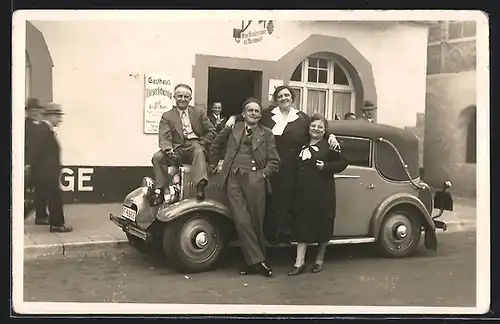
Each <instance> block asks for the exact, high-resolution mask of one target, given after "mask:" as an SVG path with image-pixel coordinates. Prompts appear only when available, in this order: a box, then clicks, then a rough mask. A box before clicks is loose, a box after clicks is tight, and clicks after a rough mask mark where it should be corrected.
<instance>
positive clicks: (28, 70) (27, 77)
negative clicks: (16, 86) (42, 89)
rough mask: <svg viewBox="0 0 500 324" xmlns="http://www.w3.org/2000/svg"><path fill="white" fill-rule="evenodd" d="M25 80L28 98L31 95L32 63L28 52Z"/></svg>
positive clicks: (25, 94) (26, 97)
mask: <svg viewBox="0 0 500 324" xmlns="http://www.w3.org/2000/svg"><path fill="white" fill-rule="evenodd" d="M24 71H25V74H26V75H25V80H24V97H25V99H26V100H27V99H28V98H29V97H30V96H31V65H30V61H29V58H28V53H26V64H25V67H24Z"/></svg>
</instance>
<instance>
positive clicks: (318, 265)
mask: <svg viewBox="0 0 500 324" xmlns="http://www.w3.org/2000/svg"><path fill="white" fill-rule="evenodd" d="M321 270H323V263H315V264H314V266H313V268H312V270H311V272H312V273H318V272H321Z"/></svg>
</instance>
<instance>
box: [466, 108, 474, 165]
mask: <svg viewBox="0 0 500 324" xmlns="http://www.w3.org/2000/svg"><path fill="white" fill-rule="evenodd" d="M465 147H466V148H465V162H466V163H473V164H475V163H476V108H475V107H474V111H473V112H472V113H471V114H470V117H469V120H468V122H467V139H466V146H465Z"/></svg>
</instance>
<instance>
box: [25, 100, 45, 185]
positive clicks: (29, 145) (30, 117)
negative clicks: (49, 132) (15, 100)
mask: <svg viewBox="0 0 500 324" xmlns="http://www.w3.org/2000/svg"><path fill="white" fill-rule="evenodd" d="M42 108H43V107H42V105H40V102H39V101H38V99H36V98H29V99H28V100H27V102H26V106H25V113H26V117H25V119H24V132H25V135H24V171H25V176H27V177H29V170H30V166H31V163H32V161H33V157H32V156H33V147H35V146H36V139H37V134H36V133H37V130H38V129H39V128H40V127H39V126H40V121H41V120H42V115H41V109H42Z"/></svg>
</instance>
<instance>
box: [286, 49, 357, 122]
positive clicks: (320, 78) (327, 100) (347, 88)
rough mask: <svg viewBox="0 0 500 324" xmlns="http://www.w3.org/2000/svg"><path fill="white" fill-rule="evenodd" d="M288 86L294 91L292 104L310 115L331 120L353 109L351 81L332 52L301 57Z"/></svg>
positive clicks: (352, 85) (341, 116)
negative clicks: (317, 114)
mask: <svg viewBox="0 0 500 324" xmlns="http://www.w3.org/2000/svg"><path fill="white" fill-rule="evenodd" d="M289 85H290V86H291V87H292V88H293V89H294V91H295V106H296V107H298V108H300V109H301V110H302V111H304V112H305V113H307V114H309V115H312V114H313V113H320V114H322V115H323V116H326V118H327V119H329V120H333V119H335V118H338V119H343V118H344V115H345V114H346V113H348V112H354V111H355V107H356V94H355V87H354V83H353V81H352V78H351V77H350V75H349V73H348V71H347V69H346V68H345V67H344V65H343V64H342V61H341V60H340V59H339V58H338V57H337V55H335V54H333V53H316V54H313V55H311V56H309V57H307V58H306V59H304V60H303V61H302V62H300V63H299V65H297V67H296V68H295V70H294V71H293V73H292V75H291V77H290V83H289ZM360 91H362V89H360Z"/></svg>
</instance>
